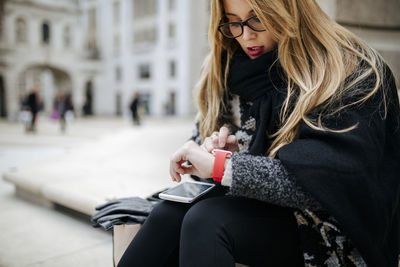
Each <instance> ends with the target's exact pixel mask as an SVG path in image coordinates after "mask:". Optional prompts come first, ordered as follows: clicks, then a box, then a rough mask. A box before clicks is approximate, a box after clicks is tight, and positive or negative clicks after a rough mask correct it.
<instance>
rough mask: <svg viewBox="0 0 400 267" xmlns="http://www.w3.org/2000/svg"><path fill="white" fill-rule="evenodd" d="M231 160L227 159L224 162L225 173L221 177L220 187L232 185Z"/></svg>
mask: <svg viewBox="0 0 400 267" xmlns="http://www.w3.org/2000/svg"><path fill="white" fill-rule="evenodd" d="M231 160H232V159H227V160H226V161H225V171H224V176H222V180H221V185H224V186H229V187H231V185H232V162H231Z"/></svg>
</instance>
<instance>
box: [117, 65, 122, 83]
mask: <svg viewBox="0 0 400 267" xmlns="http://www.w3.org/2000/svg"><path fill="white" fill-rule="evenodd" d="M115 80H116V81H117V82H120V81H121V80H122V71H121V67H119V66H118V67H116V68H115Z"/></svg>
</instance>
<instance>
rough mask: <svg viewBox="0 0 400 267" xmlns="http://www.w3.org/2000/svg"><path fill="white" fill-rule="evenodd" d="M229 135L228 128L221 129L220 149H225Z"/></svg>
mask: <svg viewBox="0 0 400 267" xmlns="http://www.w3.org/2000/svg"><path fill="white" fill-rule="evenodd" d="M228 135H229V129H228V128H226V127H225V126H223V127H221V129H219V138H218V139H219V144H218V145H219V147H220V148H223V147H224V146H225V144H226V139H227V138H228Z"/></svg>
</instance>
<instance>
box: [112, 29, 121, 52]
mask: <svg viewBox="0 0 400 267" xmlns="http://www.w3.org/2000/svg"><path fill="white" fill-rule="evenodd" d="M120 46H121V37H120V35H119V34H118V33H114V40H113V47H114V52H115V53H118V52H119V50H120Z"/></svg>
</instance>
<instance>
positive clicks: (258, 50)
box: [247, 46, 264, 57]
mask: <svg viewBox="0 0 400 267" xmlns="http://www.w3.org/2000/svg"><path fill="white" fill-rule="evenodd" d="M263 51H264V46H248V47H247V52H248V53H249V55H250V56H252V57H256V56H258V55H261V54H262V52H263Z"/></svg>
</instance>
